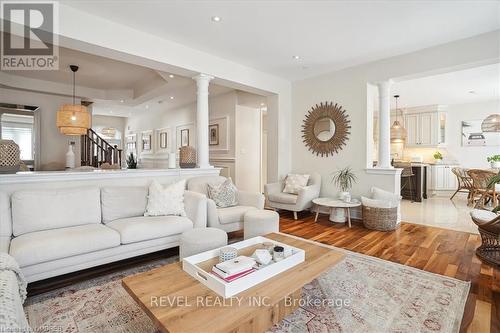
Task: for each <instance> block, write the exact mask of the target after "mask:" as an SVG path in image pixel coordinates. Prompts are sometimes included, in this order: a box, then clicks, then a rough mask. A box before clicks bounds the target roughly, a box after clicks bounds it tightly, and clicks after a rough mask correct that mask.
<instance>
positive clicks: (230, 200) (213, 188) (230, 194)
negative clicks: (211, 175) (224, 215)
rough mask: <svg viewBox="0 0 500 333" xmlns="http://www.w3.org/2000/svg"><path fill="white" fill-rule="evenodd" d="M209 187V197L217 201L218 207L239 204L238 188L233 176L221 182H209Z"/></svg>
mask: <svg viewBox="0 0 500 333" xmlns="http://www.w3.org/2000/svg"><path fill="white" fill-rule="evenodd" d="M207 189H208V197H209V198H210V199H212V200H213V201H214V202H215V204H216V205H217V207H220V208H226V207H232V206H236V205H238V198H237V196H238V189H237V188H236V186H234V184H233V182H232V181H231V178H227V179H226V180H225V181H223V182H222V183H220V184H207Z"/></svg>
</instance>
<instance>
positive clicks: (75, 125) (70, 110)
mask: <svg viewBox="0 0 500 333" xmlns="http://www.w3.org/2000/svg"><path fill="white" fill-rule="evenodd" d="M69 68H70V69H71V71H72V72H73V104H64V105H63V106H61V108H60V109H59V111H57V119H56V123H57V127H58V128H59V131H60V132H61V133H62V134H64V135H85V134H87V130H88V129H89V128H90V114H89V113H88V112H87V108H86V107H85V106H83V105H77V104H75V75H76V72H77V71H78V66H75V65H70V66H69Z"/></svg>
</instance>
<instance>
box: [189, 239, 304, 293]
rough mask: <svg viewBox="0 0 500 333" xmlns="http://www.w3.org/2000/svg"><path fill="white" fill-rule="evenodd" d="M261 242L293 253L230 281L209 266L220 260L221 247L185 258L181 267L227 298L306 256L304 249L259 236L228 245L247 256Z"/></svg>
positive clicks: (297, 262)
mask: <svg viewBox="0 0 500 333" xmlns="http://www.w3.org/2000/svg"><path fill="white" fill-rule="evenodd" d="M264 242H272V243H274V245H275V246H283V247H289V248H291V250H292V255H290V256H288V257H286V258H284V259H283V260H281V261H278V262H274V261H273V262H272V263H270V264H268V265H267V266H264V267H262V268H260V269H258V270H256V271H254V272H252V273H250V274H248V275H246V276H243V277H241V278H239V279H237V280H234V281H232V282H226V281H224V280H222V279H220V278H218V277H217V276H215V275H213V274H211V272H212V267H213V266H214V265H215V264H217V263H218V262H219V251H220V249H215V250H211V251H206V252H203V253H199V254H196V255H193V256H190V257H187V258H184V259H183V260H182V269H183V270H184V271H185V272H186V273H188V274H189V275H191V276H192V277H194V278H195V279H196V280H198V281H199V282H200V283H202V284H204V285H205V286H207V287H208V288H210V289H212V290H213V291H215V292H216V293H217V294H219V295H220V296H222V297H225V298H228V297H231V296H234V295H237V294H238V293H240V292H242V291H244V290H247V289H249V288H251V287H253V286H255V285H257V284H259V283H261V282H263V281H265V280H267V279H270V278H272V277H273V276H276V275H278V274H280V273H282V272H284V271H286V270H288V269H290V268H292V267H294V266H296V265H298V264H300V263H302V262H304V260H305V257H306V255H305V251H304V250H302V249H299V248H296V247H293V246H290V245H287V244H284V243H281V242H277V241H274V240H272V239H269V238H265V237H262V236H258V237H254V238H250V239H247V240H244V241H241V242H238V243H234V244H231V247H234V248H236V249H238V254H239V255H240V256H241V255H243V256H248V257H250V256H251V255H252V253H254V251H255V250H256V249H262V248H263V243H264Z"/></svg>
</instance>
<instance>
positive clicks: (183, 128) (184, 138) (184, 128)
mask: <svg viewBox="0 0 500 333" xmlns="http://www.w3.org/2000/svg"><path fill="white" fill-rule="evenodd" d="M195 128H196V127H195V125H194V123H188V124H182V125H178V126H176V127H175V145H174V147H175V151H176V153H177V154H178V153H179V149H180V148H181V147H183V146H190V147H193V148H196V132H195ZM172 133H173V132H172ZM172 135H174V134H172ZM172 142H173V141H172Z"/></svg>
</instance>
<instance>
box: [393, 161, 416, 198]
mask: <svg viewBox="0 0 500 333" xmlns="http://www.w3.org/2000/svg"><path fill="white" fill-rule="evenodd" d="M394 167H395V168H400V169H403V171H401V180H402V184H401V185H402V186H401V191H403V190H404V189H405V188H406V186H408V190H409V191H410V199H411V202H414V201H415V200H416V197H417V193H416V192H417V191H416V187H417V186H416V177H415V174H414V173H413V167H412V165H411V162H404V161H398V162H394Z"/></svg>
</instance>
